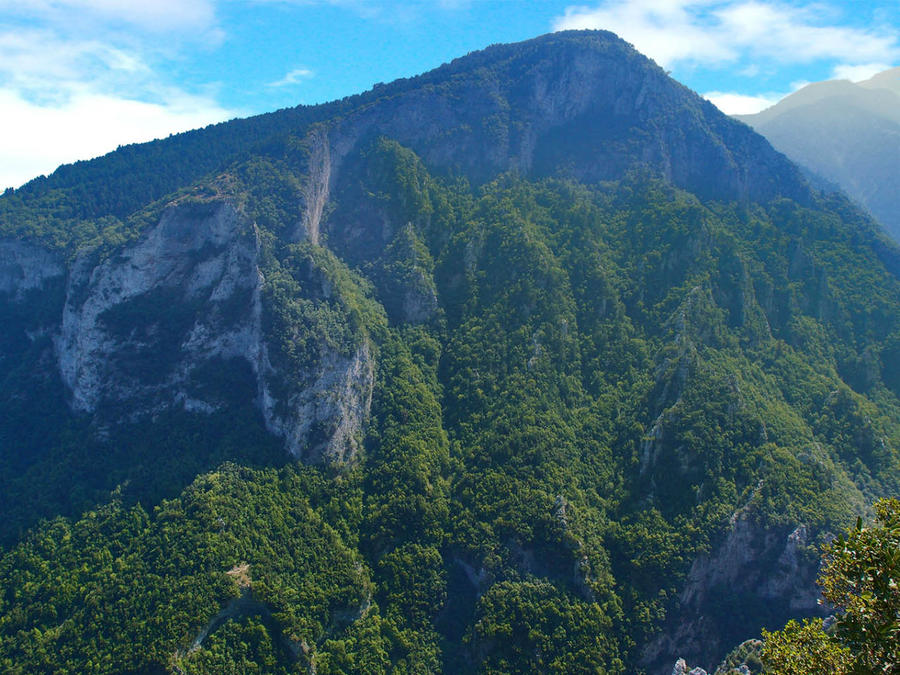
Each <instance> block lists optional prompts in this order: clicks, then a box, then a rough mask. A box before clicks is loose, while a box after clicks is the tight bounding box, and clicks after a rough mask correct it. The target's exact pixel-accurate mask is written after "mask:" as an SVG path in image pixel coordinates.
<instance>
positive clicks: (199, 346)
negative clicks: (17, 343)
mask: <svg viewBox="0 0 900 675" xmlns="http://www.w3.org/2000/svg"><path fill="white" fill-rule="evenodd" d="M259 255H260V244H259V238H258V233H257V231H256V229H255V226H254V225H253V223H252V222H250V221H249V220H248V218H247V217H246V216H245V215H244V214H243V213H241V211H240V210H239V209H238V208H237V207H236V206H235V204H234V203H233V202H232V201H230V200H228V199H213V200H209V201H196V200H181V201H179V202H176V203H173V204H172V205H170V206H169V207H167V208H166V209H165V211H164V212H163V214H162V217H161V218H160V220H159V222H158V223H157V224H156V225H155V226H153V227H151V228H149V229H148V230H147V231H146V232H145V233H144V235H143V236H142V237H140V239H139V240H137V241H136V242H135V243H134V244H132V245H129V246H126V247H125V248H123V249H121V250H119V251H117V252H115V253H114V254H113V255H111V256H109V257H107V258H105V259H102V260H101V259H98V257H97V254H96V253H95V252H88V253H85V254H83V255H80V256H78V257H77V258H75V259H74V260H73V261H72V263H71V264H70V265H69V266H68V268H67V267H66V266H65V265H64V264H63V262H62V260H61V259H60V258H59V257H57V256H55V255H53V254H52V253H50V252H48V251H46V250H43V249H41V248H39V247H36V246H30V245H27V244H21V243H19V242H2V243H0V293H3V294H5V295H6V296H7V300H6V302H9V303H17V302H18V303H21V302H22V301H23V299H24V298H25V297H26V296H27V294H28V293H29V292H31V291H39V290H40V289H41V288H42V287H43V286H45V285H46V284H48V283H49V282H50V281H52V280H60V279H62V278H63V276H64V275H65V278H66V282H65V294H64V300H63V303H62V307H61V308H59V310H58V314H57V315H56V317H55V320H53V319H51V321H50V323H48V325H46V326H45V327H44V329H43V330H44V332H45V333H49V334H51V335H52V337H53V343H54V345H55V357H56V368H57V370H58V374H59V376H60V378H61V380H62V382H63V383H64V385H65V387H66V391H67V395H68V399H69V402H70V405H71V407H72V409H73V410H74V411H76V412H77V413H80V414H83V415H85V414H86V415H90V416H93V417H95V418H96V419H97V420H98V421H100V422H102V423H103V424H107V423H113V422H121V421H125V420H132V421H133V420H136V419H139V418H141V417H145V416H148V415H152V414H154V413H157V412H159V411H161V410H164V409H166V408H169V407H171V406H173V405H174V406H178V407H182V408H184V409H185V410H187V411H190V412H197V413H210V412H213V411H215V410H217V409H220V408H221V407H222V406H223V405H224V403H223V398H224V394H225V393H226V392H223V391H221V390H217V389H216V388H215V387H211V386H208V383H207V380H208V374H209V372H210V370H215V369H217V368H223V367H228V363H229V362H233V361H234V360H236V359H237V360H242V361H244V362H246V363H247V364H248V365H249V366H250V369H251V371H252V373H253V377H254V380H255V390H252V391H251V390H248V391H247V392H245V394H246V395H247V396H249V397H252V398H253V400H254V401H255V403H256V405H257V407H258V408H259V410H260V412H261V413H262V415H263V417H264V420H265V424H266V426H267V428H268V429H269V430H270V431H271V432H272V433H274V434H276V435H277V436H279V437H281V438H283V439H284V442H285V446H286V448H287V450H288V451H289V452H290V453H291V454H293V455H295V456H297V457H303V458H304V459H307V460H308V461H345V460H350V459H352V456H353V454H354V452H355V450H356V448H357V444H358V438H359V435H360V431H361V427H362V424H363V422H364V420H365V419H366V417H367V415H368V411H369V406H370V402H371V390H372V385H373V374H372V362H371V356H370V353H369V348H368V345H367V344H365V343H363V344H362V345H361V346H360V347H359V348H358V349H356V350H355V352H354V353H352V354H351V355H349V356H347V355H344V354H341V353H339V352H338V351H335V350H327V349H326V350H323V351H321V353H320V354H319V356H318V358H317V359H316V360H315V361H314V362H313V363H311V364H309V367H308V372H303V373H298V374H297V377H296V378H295V379H294V380H292V381H294V382H302V383H303V386H301V387H298V386H287V387H284V386H282V387H280V388H278V393H274V392H273V388H272V381H273V380H275V379H280V376H279V374H278V373H276V372H275V369H274V368H273V367H272V365H271V362H270V360H269V351H270V348H271V347H270V342H269V339H268V336H267V335H266V332H265V330H264V327H263V319H262V317H263V312H264V308H263V299H262V287H263V284H264V276H263V273H262V271H261V270H260V260H259ZM229 393H233V392H229Z"/></svg>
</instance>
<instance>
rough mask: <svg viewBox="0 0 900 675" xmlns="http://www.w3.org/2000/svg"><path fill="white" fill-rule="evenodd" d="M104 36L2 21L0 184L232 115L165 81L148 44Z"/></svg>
mask: <svg viewBox="0 0 900 675" xmlns="http://www.w3.org/2000/svg"><path fill="white" fill-rule="evenodd" d="M2 1H3V0H0V2H2ZM110 4H112V3H110ZM105 37H107V36H105V35H104V34H102V33H100V34H97V35H95V36H93V37H92V36H90V35H88V36H86V37H84V38H82V37H80V36H79V37H69V36H66V35H63V34H61V33H60V32H59V31H57V30H55V29H53V28H50V27H44V28H41V29H21V28H19V29H10V28H5V27H2V26H0V120H2V121H3V124H2V125H0V189H2V188H3V187H6V186H13V187H18V186H19V185H21V184H22V183H24V182H26V181H28V180H29V179H31V178H33V177H34V176H37V175H40V174H47V173H50V172H52V171H53V170H54V169H55V168H56V167H57V166H59V165H60V164H64V163H68V162H72V161H76V160H79V159H89V158H91V157H95V156H97V155H100V154H104V153H106V152H109V151H110V150H114V149H115V148H116V146H118V145H124V144H128V143H134V142H140V141H148V140H152V139H154V138H159V137H163V136H167V135H169V134H170V133H175V132H178V131H185V130H187V129H191V128H194V127H198V126H204V125H206V124H209V123H211V122H218V121H222V120H225V119H228V118H231V117H234V116H235V115H236V112H235V111H231V110H227V109H225V108H224V107H223V106H221V105H219V104H218V103H217V102H216V101H215V100H214V99H213V97H212V96H210V95H209V94H196V93H191V92H188V91H185V90H184V89H183V88H180V87H177V86H173V85H172V84H170V83H168V82H167V81H166V79H165V77H164V76H163V75H161V72H164V71H162V70H161V68H159V66H157V65H156V62H154V55H153V53H152V51H150V50H142V49H141V48H140V47H139V46H134V45H130V44H115V43H113V42H110V41H109V40H107V39H104V38H105Z"/></svg>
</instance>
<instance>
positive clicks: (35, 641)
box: [0, 31, 900, 675]
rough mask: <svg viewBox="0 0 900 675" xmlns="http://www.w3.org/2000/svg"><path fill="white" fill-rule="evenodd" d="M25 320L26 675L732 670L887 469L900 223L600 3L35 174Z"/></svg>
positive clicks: (3, 418) (807, 588)
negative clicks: (592, 19)
mask: <svg viewBox="0 0 900 675" xmlns="http://www.w3.org/2000/svg"><path fill="white" fill-rule="evenodd" d="M0 324H2V325H3V326H4V327H5V330H4V331H2V332H0V412H2V414H0V516H2V517H0V547H3V552H2V554H0V587H2V588H3V589H4V591H5V592H4V593H2V594H0V670H4V671H6V670H10V671H13V672H15V669H20V670H25V671H34V672H57V671H69V672H84V671H86V670H92V669H93V670H95V671H98V672H153V673H156V672H179V673H202V672H229V671H238V670H245V671H247V672H253V671H264V672H274V673H296V672H306V673H309V672H316V673H318V674H319V675H324V674H326V673H345V674H347V675H349V674H350V673H359V672H372V673H377V672H389V671H390V672H409V673H412V672H416V673H419V672H440V671H442V672H483V673H507V672H510V673H512V672H547V673H570V672H598V671H599V672H608V673H620V674H624V673H629V672H639V671H641V670H643V671H644V672H648V673H654V674H655V673H660V674H663V673H666V674H667V673H670V672H672V666H673V664H675V663H676V659H678V658H679V657H683V658H685V659H687V660H688V661H690V662H692V663H701V664H702V665H704V666H706V667H710V666H712V665H713V664H714V663H716V662H718V661H719V660H720V659H721V658H722V657H723V656H724V655H725V654H726V653H727V652H728V651H729V650H730V649H731V648H732V647H734V646H736V645H738V644H739V643H742V642H743V641H744V640H746V639H748V638H754V637H757V636H758V635H759V629H760V628H761V627H762V626H768V627H777V626H779V625H781V624H783V623H784V621H785V620H787V619H788V618H791V617H796V616H813V615H820V614H821V613H822V612H823V611H824V608H822V607H820V606H819V605H818V603H817V590H816V587H815V585H814V578H815V574H816V570H817V567H818V556H817V555H816V547H817V546H818V545H819V544H821V542H822V541H823V540H824V539H826V538H827V537H828V536H829V533H830V532H834V531H839V529H840V528H842V527H844V526H845V525H846V523H847V522H849V521H851V520H855V517H856V515H857V514H860V513H863V512H864V510H865V508H866V505H867V504H868V503H870V502H871V499H872V498H873V497H875V496H879V495H883V494H891V493H896V492H897V491H898V490H900V452H898V448H900V368H898V365H897V364H900V249H898V247H897V246H896V245H894V244H892V243H891V242H890V241H888V240H887V239H886V238H885V235H884V234H883V233H882V232H881V230H880V228H879V227H878V226H877V224H876V223H874V222H873V221H872V220H871V219H870V218H868V216H866V215H865V214H864V213H863V212H862V211H860V210H859V209H858V208H857V207H856V206H854V205H853V204H852V203H851V202H850V201H849V200H848V199H846V198H845V197H843V196H842V195H840V194H823V193H820V192H819V191H817V190H815V189H813V188H811V187H810V185H809V184H808V183H807V181H806V180H805V179H804V177H803V174H802V172H801V171H800V170H799V169H798V167H797V166H796V165H794V164H793V163H791V162H790V161H789V160H788V159H787V158H786V157H785V156H784V155H782V154H781V153H779V152H778V151H776V150H775V149H773V148H772V146H771V145H770V144H769V143H768V142H767V141H766V140H765V139H764V138H763V137H762V136H760V135H759V134H757V133H755V132H754V131H753V130H752V129H750V128H749V127H748V126H747V125H745V124H742V123H740V122H738V121H735V120H733V119H730V118H728V117H727V116H725V115H723V114H722V113H721V112H720V111H718V110H717V109H716V108H715V107H714V106H713V105H712V104H710V103H708V102H706V101H704V100H703V99H702V98H700V97H699V96H698V95H696V94H695V93H693V92H691V91H689V90H688V89H686V88H685V87H684V86H682V85H680V84H678V83H677V82H675V81H673V80H671V79H670V78H669V77H668V76H667V75H666V74H665V72H664V71H662V69H660V68H659V67H658V66H656V65H655V64H654V63H653V62H652V61H650V60H649V59H647V58H645V57H644V56H642V55H640V54H638V53H637V52H636V51H634V49H632V48H631V47H630V46H629V45H628V44H627V43H625V42H623V41H622V40H620V39H619V38H617V37H616V36H614V35H612V34H611V33H606V32H592V31H578V32H563V33H556V34H552V35H547V36H543V37H540V38H536V39H534V40H529V41H526V42H523V43H519V44H512V45H496V46H493V47H489V48H488V49H486V50H484V51H481V52H475V53H473V54H469V55H468V56H465V57H462V58H460V59H457V60H455V61H453V62H452V63H450V64H447V65H445V66H442V67H441V68H438V69H436V70H435V71H431V72H429V73H425V74H423V75H421V76H418V77H415V78H410V79H407V80H401V81H398V82H395V83H390V84H385V85H378V86H376V87H375V88H373V89H372V90H371V91H369V92H366V93H364V94H361V95H359V96H354V97H349V98H347V99H343V100H342V101H337V102H334V103H330V104H325V105H322V106H315V107H299V108H295V109H290V110H284V111H279V112H277V113H272V114H269V115H263V116H258V117H255V118H250V119H247V120H238V121H233V122H229V123H224V124H221V125H216V126H214V127H208V128H207V129H203V130H198V131H195V132H189V133H187V134H182V135H179V136H174V137H172V138H169V139H166V140H162V141H157V142H153V143H148V144H144V145H138V146H129V147H127V148H122V149H120V150H118V151H116V152H114V153H110V154H109V155H107V156H105V157H102V158H98V159H96V160H92V161H90V162H84V163H79V164H75V165H71V166H67V167H61V168H60V169H59V170H58V171H57V172H55V173H54V174H53V175H51V176H49V177H47V178H43V179H40V180H36V181H33V182H32V183H29V184H28V185H26V186H24V187H23V188H21V189H19V190H15V191H9V192H7V193H6V194H4V195H3V196H2V197H0ZM735 658H737V657H735ZM682 663H683V662H682Z"/></svg>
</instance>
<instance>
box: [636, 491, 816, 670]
mask: <svg viewBox="0 0 900 675" xmlns="http://www.w3.org/2000/svg"><path fill="white" fill-rule="evenodd" d="M818 567H819V558H818V554H817V551H816V547H815V546H814V542H812V541H810V540H809V532H808V529H807V527H806V526H805V525H802V524H801V525H798V526H796V527H794V528H790V527H786V528H781V529H772V528H766V527H762V526H761V525H760V524H758V523H755V522H754V517H753V513H752V510H751V509H747V508H744V509H741V510H739V511H737V512H735V513H734V514H733V515H732V517H731V520H730V522H729V526H728V530H727V533H726V534H725V537H724V539H723V541H721V542H720V543H719V544H718V545H717V546H716V547H715V548H714V549H713V550H712V551H711V552H710V553H708V554H706V555H703V556H700V557H699V558H697V559H696V560H694V562H693V564H692V565H691V569H690V572H689V573H688V577H687V580H686V581H685V583H684V585H683V587H682V589H681V592H680V594H679V596H678V607H677V609H676V610H674V611H673V612H672V613H671V614H670V617H669V622H668V625H667V627H666V629H665V630H664V631H663V632H662V633H661V634H660V635H659V637H657V638H656V639H655V640H654V641H653V642H651V643H650V644H648V645H646V646H645V647H644V649H643V652H642V655H641V662H642V664H643V665H644V666H645V667H650V668H652V669H653V670H654V672H659V673H664V672H667V665H668V664H670V663H671V655H672V654H680V655H682V656H683V657H684V658H686V660H687V661H688V662H693V663H697V662H700V663H701V664H702V665H705V666H706V668H707V669H709V670H710V672H711V671H712V670H713V669H714V664H713V663H710V662H709V659H710V655H711V654H717V653H718V654H722V653H725V652H727V651H728V650H729V649H730V648H731V647H733V646H734V645H736V644H738V643H739V642H740V641H741V640H743V639H744V638H746V634H747V629H746V625H745V624H744V621H745V617H747V616H756V617H759V616H760V615H762V616H763V617H765V618H766V620H767V621H768V622H769V623H770V625H771V626H781V625H783V624H784V622H785V621H786V620H787V619H788V618H790V617H792V616H798V615H801V616H804V615H805V616H810V615H815V614H820V615H822V616H825V614H827V612H826V611H825V609H826V608H824V607H822V606H821V605H819V603H818V600H819V591H818V588H817V587H816V584H815V580H816V576H817V573H818ZM725 604H727V605H730V606H733V607H736V608H738V609H737V611H734V612H733V613H732V616H730V617H729V618H728V620H727V621H725V622H724V625H723V622H722V621H717V620H715V619H713V618H712V617H714V616H719V615H720V613H719V612H718V611H717V607H720V606H723V605H725ZM757 620H758V619H757ZM673 672H674V671H673Z"/></svg>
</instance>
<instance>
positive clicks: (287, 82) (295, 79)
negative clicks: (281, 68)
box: [266, 68, 315, 87]
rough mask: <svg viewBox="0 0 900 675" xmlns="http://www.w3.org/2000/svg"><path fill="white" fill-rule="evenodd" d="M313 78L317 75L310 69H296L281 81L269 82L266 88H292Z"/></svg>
mask: <svg viewBox="0 0 900 675" xmlns="http://www.w3.org/2000/svg"><path fill="white" fill-rule="evenodd" d="M311 77H315V73H314V72H313V71H311V70H310V69H309V68H294V70H292V71H290V72H289V73H287V74H286V75H285V76H284V77H282V78H281V79H280V80H277V81H275V82H269V83H268V84H267V85H266V86H268V87H290V86H293V85H296V84H300V83H301V82H302V81H303V80H308V79H309V78H311Z"/></svg>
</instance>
